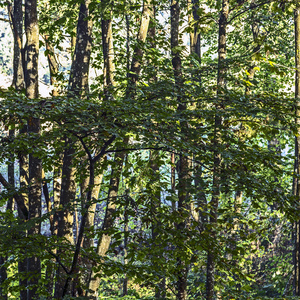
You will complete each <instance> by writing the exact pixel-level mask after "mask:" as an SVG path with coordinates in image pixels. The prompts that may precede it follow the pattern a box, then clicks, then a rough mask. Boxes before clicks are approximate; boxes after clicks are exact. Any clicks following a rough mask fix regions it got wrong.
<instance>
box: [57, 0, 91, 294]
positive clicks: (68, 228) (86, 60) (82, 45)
mask: <svg viewBox="0 0 300 300" xmlns="http://www.w3.org/2000/svg"><path fill="white" fill-rule="evenodd" d="M89 4H90V0H85V1H84V2H82V3H81V4H80V9H79V17H78V23H77V39H76V46H75V52H74V57H73V61H72V67H71V73H70V80H69V93H68V97H74V96H75V97H83V96H85V95H86V94H87V93H88V88H89V87H88V74H89V65H90V55H91V47H92V25H93V24H92V20H91V16H90V12H89ZM73 143H74V142H73V141H72V139H69V138H66V149H65V153H64V158H63V169H62V184H61V185H62V188H61V194H60V204H62V206H63V207H64V208H65V209H64V211H60V212H58V214H57V215H56V220H57V222H56V225H57V235H58V236H60V237H62V236H64V237H65V238H66V239H67V240H68V241H69V242H70V243H74V237H73V232H72V228H73V214H72V213H71V212H70V209H69V208H68V209H67V210H66V208H67V206H69V205H71V204H72V201H73V200H74V199H75V193H76V184H75V169H74V166H73V158H72V156H73V154H74V152H75V149H74V146H73ZM82 234H83V233H82ZM78 238H79V237H78ZM77 244H78V241H77ZM77 244H76V251H75V253H74V257H73V262H72V269H71V273H72V272H74V268H77V263H78V257H77V258H76V257H75V256H78V255H79V251H80V247H81V244H80V245H77ZM78 247H79V249H78ZM58 256H59V253H58ZM73 264H74V265H73ZM66 275H67V274H65V271H64V270H62V268H61V267H59V268H58V271H57V273H56V285H55V293H54V297H55V298H60V297H62V296H63V295H66V294H68V293H70V291H69V290H67V289H69V287H70V284H69V281H70V276H69V274H68V275H67V276H66Z"/></svg>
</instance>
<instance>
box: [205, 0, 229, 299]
mask: <svg viewBox="0 0 300 300" xmlns="http://www.w3.org/2000/svg"><path fill="white" fill-rule="evenodd" d="M228 14H229V0H223V1H222V10H221V13H220V18H219V38H218V78H217V89H218V92H217V93H218V96H222V95H224V90H225V87H226V79H225V76H226V71H227V67H226V62H225V59H226V27H227V20H228ZM219 102H220V103H219V105H218V106H219V107H218V110H221V109H224V105H225V103H224V99H223V98H222V99H219ZM222 123H223V120H222V117H221V116H220V115H218V114H216V115H215V126H214V127H215V129H214V141H213V144H214V146H213V148H214V149H215V151H214V167H213V193H212V199H211V203H210V205H211V211H210V218H209V222H210V224H211V228H212V229H211V235H212V237H215V236H216V232H215V228H214V226H215V225H216V224H217V218H218V215H217V213H218V205H219V198H220V185H221V159H222V158H221V154H220V153H219V152H218V149H219V146H218V145H219V144H220V143H221V142H222V141H221V136H220V131H221V126H222ZM213 239H214V238H213ZM215 255H216V254H215V253H214V247H213V245H210V250H209V251H208V255H207V274H206V299H207V300H213V299H214V286H215Z"/></svg>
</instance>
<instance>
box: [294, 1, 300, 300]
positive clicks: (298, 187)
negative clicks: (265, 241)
mask: <svg viewBox="0 0 300 300" xmlns="http://www.w3.org/2000/svg"><path fill="white" fill-rule="evenodd" d="M294 18H295V65H296V74H295V98H296V103H295V104H296V105H295V110H296V111H295V115H296V120H295V122H296V124H297V125H298V126H299V125H300V101H299V98H300V2H299V1H297V2H296V9H295V11H294ZM299 175H300V136H299V135H297V136H296V137H295V176H297V177H294V183H293V193H294V195H295V196H296V197H297V198H299V196H300V180H299ZM294 236H295V254H294V268H295V279H294V280H295V283H294V284H295V296H300V221H296V222H295V233H294Z"/></svg>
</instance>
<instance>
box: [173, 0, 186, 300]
mask: <svg viewBox="0 0 300 300" xmlns="http://www.w3.org/2000/svg"><path fill="white" fill-rule="evenodd" d="M179 20H180V6H179V2H178V1H177V0H173V1H172V3H171V49H172V50H171V55H172V65H173V70H174V71H173V72H174V78H175V91H176V94H177V102H178V107H177V111H178V113H179V114H181V113H183V112H184V111H185V110H186V109H187V105H186V103H185V101H182V100H183V90H182V89H183V76H182V65H181V58H180V52H178V51H174V50H173V49H175V48H178V46H179ZM180 128H181V133H182V139H187V138H188V123H187V121H186V120H184V118H181V121H180ZM190 161H191V160H190V159H189V158H188V157H187V156H186V155H184V154H180V156H179V168H178V213H179V215H180V216H181V218H182V220H181V221H180V222H179V223H177V224H176V229H177V230H178V231H179V232H183V231H185V230H186V229H187V228H186V225H187V218H186V216H185V214H186V213H187V211H190V204H191V201H190V194H189V188H190V180H191V174H190V167H191V166H190ZM187 275H188V266H187V265H186V263H185V262H184V260H183V259H182V258H181V257H180V256H179V257H178V258H177V285H176V288H177V293H176V299H178V300H185V299H186V297H187Z"/></svg>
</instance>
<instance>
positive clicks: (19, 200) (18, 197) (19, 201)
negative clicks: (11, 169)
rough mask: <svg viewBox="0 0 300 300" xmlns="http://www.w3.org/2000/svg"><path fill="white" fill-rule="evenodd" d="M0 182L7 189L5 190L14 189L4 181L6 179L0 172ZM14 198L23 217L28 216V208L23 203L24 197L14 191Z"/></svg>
mask: <svg viewBox="0 0 300 300" xmlns="http://www.w3.org/2000/svg"><path fill="white" fill-rule="evenodd" d="M0 183H1V184H2V185H3V186H4V187H5V188H6V189H7V190H14V189H13V188H12V187H11V185H10V184H9V183H8V182H7V181H6V179H5V178H4V177H3V176H2V174H1V173H0ZM13 197H14V199H15V200H16V202H17V204H18V207H19V208H20V210H21V212H22V213H23V215H24V217H25V219H27V218H28V209H27V207H26V205H25V201H24V198H23V197H22V196H21V195H20V194H18V193H17V192H16V191H15V193H14V195H13Z"/></svg>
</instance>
